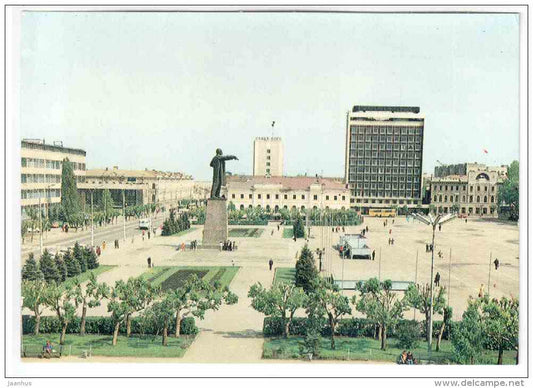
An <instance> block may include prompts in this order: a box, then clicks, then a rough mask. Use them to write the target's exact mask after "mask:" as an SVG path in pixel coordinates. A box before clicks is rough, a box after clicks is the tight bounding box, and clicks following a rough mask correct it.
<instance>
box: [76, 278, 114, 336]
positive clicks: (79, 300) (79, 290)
mask: <svg viewBox="0 0 533 388" xmlns="http://www.w3.org/2000/svg"><path fill="white" fill-rule="evenodd" d="M71 282H72V285H73V288H72V297H73V300H74V303H75V304H76V308H77V307H79V306H81V322H80V335H82V336H83V335H85V322H86V317H87V308H94V307H97V306H100V304H101V301H102V299H103V298H106V297H107V296H108V295H109V287H108V285H107V284H105V283H98V282H97V281H96V276H95V275H94V273H92V272H91V273H89V281H88V283H87V284H86V285H85V286H82V284H81V281H80V279H79V278H77V277H76V278H74V279H72V281H71Z"/></svg>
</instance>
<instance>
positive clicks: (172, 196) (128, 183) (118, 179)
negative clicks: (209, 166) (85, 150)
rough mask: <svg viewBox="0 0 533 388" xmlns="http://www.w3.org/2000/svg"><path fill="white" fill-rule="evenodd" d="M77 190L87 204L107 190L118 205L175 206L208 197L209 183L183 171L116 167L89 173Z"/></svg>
mask: <svg viewBox="0 0 533 388" xmlns="http://www.w3.org/2000/svg"><path fill="white" fill-rule="evenodd" d="M78 189H79V191H80V193H81V195H82V198H83V199H84V201H85V203H86V204H90V202H91V196H92V197H93V198H92V200H93V203H99V201H100V198H101V196H102V193H103V191H104V190H105V189H108V190H109V192H110V193H111V197H112V198H113V202H114V204H115V205H117V206H122V203H123V202H122V201H123V198H124V199H125V201H126V206H134V205H145V204H150V203H158V204H160V205H163V206H169V207H172V206H176V205H177V204H178V202H179V201H180V200H182V199H199V200H204V199H207V198H208V197H209V190H210V185H209V182H198V181H194V180H193V179H192V177H191V176H190V175H185V174H183V173H180V172H164V171H156V170H147V169H146V170H121V169H119V168H118V167H117V166H114V167H113V168H105V169H92V170H87V172H86V179H85V183H82V184H79V185H78Z"/></svg>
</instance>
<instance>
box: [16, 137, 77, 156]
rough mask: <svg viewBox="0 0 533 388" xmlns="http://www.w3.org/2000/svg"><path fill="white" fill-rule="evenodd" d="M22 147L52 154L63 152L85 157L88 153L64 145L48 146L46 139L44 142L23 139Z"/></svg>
mask: <svg viewBox="0 0 533 388" xmlns="http://www.w3.org/2000/svg"><path fill="white" fill-rule="evenodd" d="M61 144H62V143H61ZM20 146H21V147H22V148H31V149H35V150H43V151H52V152H63V153H67V154H75V155H82V156H85V155H86V154H87V152H86V151H84V150H82V149H79V148H69V147H63V146H62V145H56V144H46V143H45V141H44V139H43V140H41V139H23V140H22V141H21V142H20Z"/></svg>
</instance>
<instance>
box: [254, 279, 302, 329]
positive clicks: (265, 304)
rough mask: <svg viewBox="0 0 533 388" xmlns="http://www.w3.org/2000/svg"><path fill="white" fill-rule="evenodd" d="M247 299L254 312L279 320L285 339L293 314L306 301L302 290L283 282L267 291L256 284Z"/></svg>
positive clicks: (259, 284)
mask: <svg viewBox="0 0 533 388" xmlns="http://www.w3.org/2000/svg"><path fill="white" fill-rule="evenodd" d="M248 297H249V298H252V307H253V308H254V310H256V311H259V312H260V313H263V314H265V315H266V316H267V317H280V318H281V321H282V325H283V337H285V338H287V337H288V336H289V328H290V325H291V323H292V319H293V317H294V313H296V311H297V310H298V309H301V308H304V307H305V306H306V303H307V300H308V297H307V295H306V294H305V292H304V291H303V289H302V288H300V287H297V286H295V285H293V284H288V283H284V282H279V283H276V284H274V285H273V286H272V287H271V288H270V289H269V290H267V289H266V288H264V287H263V285H262V284H261V283H256V284H254V285H252V286H251V287H250V290H249V291H248Z"/></svg>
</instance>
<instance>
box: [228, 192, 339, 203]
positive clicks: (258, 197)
mask: <svg viewBox="0 0 533 388" xmlns="http://www.w3.org/2000/svg"><path fill="white" fill-rule="evenodd" d="M279 196H280V195H279V194H275V195H274V197H275V199H279ZM270 197H271V195H270V194H265V198H266V199H270ZM331 197H332V198H333V201H338V199H339V197H340V198H341V199H342V201H346V196H345V195H341V196H337V195H332V196H331ZM236 198H237V195H236V194H235V193H233V194H231V199H236ZM262 198H263V195H262V194H257V199H262ZM297 198H298V196H297V195H296V194H292V199H293V200H296V199H297ZM240 199H244V194H240ZM248 199H253V194H248ZM283 199H289V194H283ZM301 199H302V200H304V201H305V194H302V195H301ZM329 200H330V196H329V195H326V201H329ZM313 201H318V195H316V194H315V195H313Z"/></svg>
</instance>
